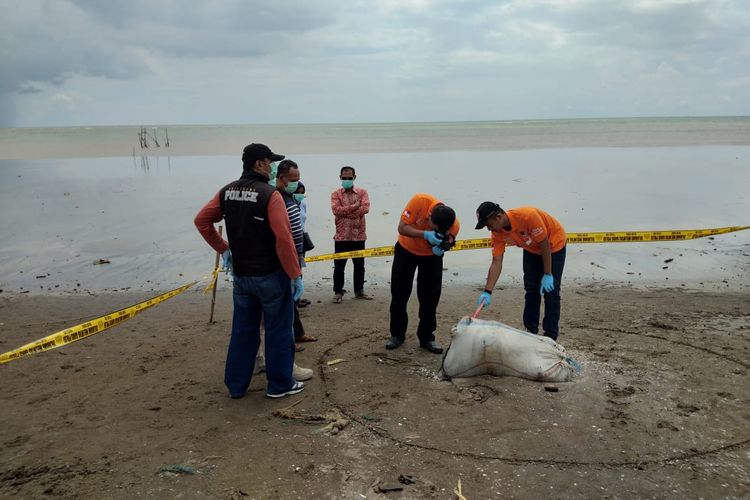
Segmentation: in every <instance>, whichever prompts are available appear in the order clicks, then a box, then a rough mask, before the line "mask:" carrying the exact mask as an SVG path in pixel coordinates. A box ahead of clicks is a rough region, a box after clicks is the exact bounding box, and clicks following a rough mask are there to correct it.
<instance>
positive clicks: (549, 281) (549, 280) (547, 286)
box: [539, 274, 555, 294]
mask: <svg viewBox="0 0 750 500" xmlns="http://www.w3.org/2000/svg"><path fill="white" fill-rule="evenodd" d="M554 289H555V278H553V277H552V275H551V274H545V275H544V276H542V286H541V288H539V294H543V293H544V292H547V293H549V292H551V291H552V290H554Z"/></svg>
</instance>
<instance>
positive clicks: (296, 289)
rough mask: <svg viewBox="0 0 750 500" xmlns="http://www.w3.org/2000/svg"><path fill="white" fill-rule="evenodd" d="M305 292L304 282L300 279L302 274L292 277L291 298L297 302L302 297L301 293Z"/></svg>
mask: <svg viewBox="0 0 750 500" xmlns="http://www.w3.org/2000/svg"><path fill="white" fill-rule="evenodd" d="M304 292H305V283H304V282H303V281H302V276H299V277H297V278H294V279H293V280H292V300H294V301H295V302H297V301H298V300H299V299H301V298H302V294H303V293H304Z"/></svg>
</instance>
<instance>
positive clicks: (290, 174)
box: [276, 160, 318, 380]
mask: <svg viewBox="0 0 750 500" xmlns="http://www.w3.org/2000/svg"><path fill="white" fill-rule="evenodd" d="M299 179H300V173H299V167H298V165H297V163H295V162H293V161H292V160H284V161H282V162H281V163H279V166H278V170H277V171H276V189H277V190H278V191H279V192H280V193H281V197H282V198H283V200H284V204H285V205H286V211H287V213H288V214H289V225H290V226H291V228H292V239H293V240H294V247H295V248H296V250H297V258H298V260H299V263H300V266H302V261H303V259H304V257H303V246H304V245H303V241H304V227H303V225H302V216H301V212H300V208H299V204H298V203H297V202H296V201H295V199H294V197H293V196H292V194H293V193H294V192H295V191H297V187H298V186H299ZM316 340H318V339H316V338H315V337H311V336H310V335H307V334H306V333H305V327H304V326H303V325H302V320H301V319H300V316H299V303H298V302H295V303H294V342H295V350H297V351H301V350H303V348H302V346H300V345H299V343H300V342H314V341H316ZM312 375H313V371H312V370H311V369H309V368H302V367H300V366H297V364H295V365H294V377H295V379H296V380H308V379H310V378H312Z"/></svg>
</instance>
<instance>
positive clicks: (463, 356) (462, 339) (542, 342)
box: [442, 316, 580, 382]
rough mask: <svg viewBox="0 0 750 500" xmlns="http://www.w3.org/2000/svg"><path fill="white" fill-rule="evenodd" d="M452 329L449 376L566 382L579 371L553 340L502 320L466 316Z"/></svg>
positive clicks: (445, 363) (445, 360)
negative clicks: (486, 375) (488, 375)
mask: <svg viewBox="0 0 750 500" xmlns="http://www.w3.org/2000/svg"><path fill="white" fill-rule="evenodd" d="M452 332H453V340H452V341H451V344H450V346H449V347H448V351H447V352H446V353H445V357H443V367H442V371H443V374H444V375H445V376H446V377H447V378H453V377H473V376H476V375H484V374H491V375H512V376H514V377H522V378H527V379H531V380H538V381H542V382H567V381H569V380H570V379H572V378H573V375H574V374H576V373H577V372H579V371H580V365H578V363H576V362H575V361H574V360H572V359H571V358H569V357H568V356H567V355H566V354H565V348H564V347H563V346H561V345H560V344H558V343H557V342H555V341H554V340H552V339H550V338H549V337H542V336H540V335H533V334H531V333H528V332H523V331H521V330H517V329H515V328H513V327H510V326H508V325H505V324H503V323H500V322H499V321H487V320H481V319H472V318H470V317H468V316H466V317H464V318H462V319H461V321H459V322H458V324H457V325H456V326H455V327H453V329H452Z"/></svg>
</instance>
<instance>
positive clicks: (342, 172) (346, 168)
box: [339, 166, 357, 177]
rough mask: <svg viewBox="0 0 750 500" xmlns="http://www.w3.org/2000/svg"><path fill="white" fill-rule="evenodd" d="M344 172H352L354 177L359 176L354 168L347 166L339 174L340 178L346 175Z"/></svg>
mask: <svg viewBox="0 0 750 500" xmlns="http://www.w3.org/2000/svg"><path fill="white" fill-rule="evenodd" d="M344 170H351V171H352V175H357V171H356V170H354V167H349V166H345V167H341V172H339V177H340V176H342V175H344Z"/></svg>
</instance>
